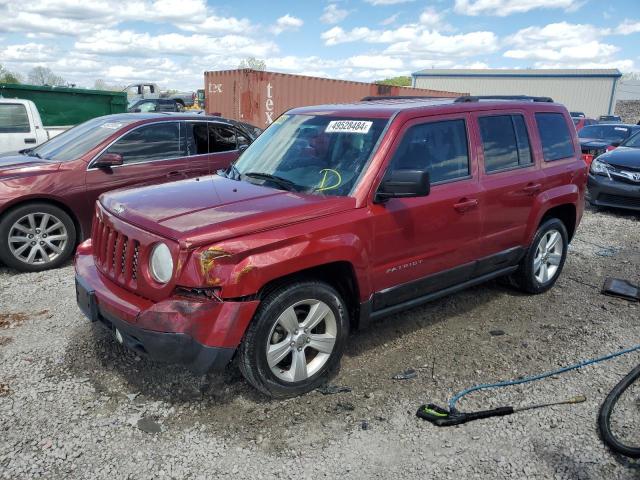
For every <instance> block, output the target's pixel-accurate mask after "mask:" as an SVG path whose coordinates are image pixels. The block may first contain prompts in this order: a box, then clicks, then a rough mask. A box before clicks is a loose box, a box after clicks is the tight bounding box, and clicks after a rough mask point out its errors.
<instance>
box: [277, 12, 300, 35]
mask: <svg viewBox="0 0 640 480" xmlns="http://www.w3.org/2000/svg"><path fill="white" fill-rule="evenodd" d="M303 24H304V22H303V21H302V19H300V18H298V17H294V16H293V15H289V14H288V13H287V14H286V15H283V16H282V17H280V18H279V19H278V20H276V23H275V25H272V26H271V31H272V32H273V33H275V34H276V35H280V34H281V33H282V32H285V31H293V30H298V29H299V28H300V27H301V26H302V25H303Z"/></svg>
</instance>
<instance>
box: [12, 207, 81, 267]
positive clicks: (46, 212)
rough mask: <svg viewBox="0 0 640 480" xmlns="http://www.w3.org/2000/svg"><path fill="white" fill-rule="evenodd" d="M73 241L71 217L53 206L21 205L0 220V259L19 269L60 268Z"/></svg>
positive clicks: (70, 250)
mask: <svg viewBox="0 0 640 480" xmlns="http://www.w3.org/2000/svg"><path fill="white" fill-rule="evenodd" d="M75 242H76V229H75V225H74V224H73V220H72V219H71V218H70V217H69V215H67V213H66V212H65V211H64V210H62V209H60V208H58V207H56V206H54V205H49V204H46V203H32V204H27V205H23V206H20V207H17V208H15V209H13V210H11V211H9V212H8V213H7V214H6V215H5V216H4V217H3V218H2V220H1V221H0V260H2V262H3V263H4V264H5V265H7V266H8V267H12V268H15V269H16V270H19V271H22V272H40V271H42V270H48V269H50V268H56V267H59V266H60V265H62V264H63V263H64V262H65V261H67V260H68V259H69V257H71V254H72V253H73V250H74V248H75Z"/></svg>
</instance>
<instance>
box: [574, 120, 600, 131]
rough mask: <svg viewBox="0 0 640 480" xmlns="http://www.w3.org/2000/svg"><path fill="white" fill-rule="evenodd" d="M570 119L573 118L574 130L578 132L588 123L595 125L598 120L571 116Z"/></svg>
mask: <svg viewBox="0 0 640 480" xmlns="http://www.w3.org/2000/svg"><path fill="white" fill-rule="evenodd" d="M571 119H572V120H573V124H574V125H575V127H576V132H579V131H580V130H582V129H583V128H584V127H588V126H589V125H595V124H597V123H598V121H597V120H594V119H593V118H586V117H571Z"/></svg>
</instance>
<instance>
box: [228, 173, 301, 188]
mask: <svg viewBox="0 0 640 480" xmlns="http://www.w3.org/2000/svg"><path fill="white" fill-rule="evenodd" d="M238 173H239V172H238ZM243 175H244V176H245V177H249V178H257V179H259V180H268V181H270V182H273V183H276V184H278V185H280V186H281V187H284V188H285V189H286V190H296V191H300V190H301V187H300V186H299V185H296V184H295V183H294V182H292V181H291V180H289V179H286V178H284V177H279V176H277V175H272V174H270V173H263V172H247V173H244V174H243Z"/></svg>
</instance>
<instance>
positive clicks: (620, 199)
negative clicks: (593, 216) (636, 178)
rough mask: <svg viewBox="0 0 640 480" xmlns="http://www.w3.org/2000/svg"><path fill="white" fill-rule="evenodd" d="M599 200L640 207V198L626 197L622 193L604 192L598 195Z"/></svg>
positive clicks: (612, 203)
mask: <svg viewBox="0 0 640 480" xmlns="http://www.w3.org/2000/svg"><path fill="white" fill-rule="evenodd" d="M598 201H599V202H602V203H608V204H611V205H620V206H621V207H629V208H640V198H633V197H624V196H622V195H611V194H609V193H602V194H600V195H599V196H598Z"/></svg>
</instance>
